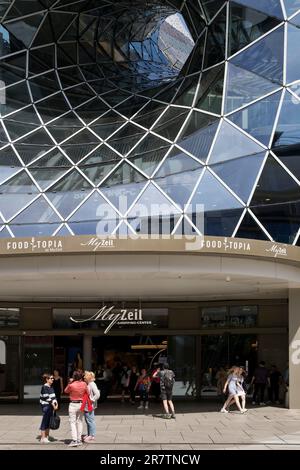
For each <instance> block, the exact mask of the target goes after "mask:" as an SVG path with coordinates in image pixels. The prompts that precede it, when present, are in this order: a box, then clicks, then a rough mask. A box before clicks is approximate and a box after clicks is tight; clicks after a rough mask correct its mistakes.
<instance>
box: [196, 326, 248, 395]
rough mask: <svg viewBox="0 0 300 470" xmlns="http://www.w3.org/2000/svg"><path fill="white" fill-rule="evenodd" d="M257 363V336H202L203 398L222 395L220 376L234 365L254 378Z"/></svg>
mask: <svg viewBox="0 0 300 470" xmlns="http://www.w3.org/2000/svg"><path fill="white" fill-rule="evenodd" d="M256 362H257V338H256V335H245V334H243V335H238V334H231V333H223V334H220V335H207V336H202V339H201V396H203V397H208V396H217V395H218V394H219V393H220V390H219V387H218V376H219V375H220V374H222V373H223V370H225V371H227V370H228V369H229V368H230V367H232V366H233V365H237V366H242V367H244V368H246V370H247V371H248V375H249V376H252V373H253V371H254V368H255V366H256Z"/></svg>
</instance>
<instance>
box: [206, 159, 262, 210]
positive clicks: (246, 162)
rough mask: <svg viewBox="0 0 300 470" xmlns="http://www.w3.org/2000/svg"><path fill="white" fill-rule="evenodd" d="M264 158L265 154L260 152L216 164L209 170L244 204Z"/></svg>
mask: <svg viewBox="0 0 300 470" xmlns="http://www.w3.org/2000/svg"><path fill="white" fill-rule="evenodd" d="M264 157H265V152H262V153H259V154H256V155H250V156H245V157H240V158H236V159H233V160H229V161H226V162H224V163H218V164H217V165H212V166H211V169H212V170H213V171H214V172H215V173H216V174H217V175H218V176H219V178H221V179H222V180H223V181H224V183H226V184H227V186H229V188H230V189H232V191H233V192H235V194H237V195H238V196H239V197H240V198H241V199H242V200H243V201H244V202H245V203H246V202H247V201H248V199H249V196H250V194H251V191H252V189H253V185H254V183H255V181H256V178H257V176H258V173H259V170H260V168H261V165H262V163H263V161H264Z"/></svg>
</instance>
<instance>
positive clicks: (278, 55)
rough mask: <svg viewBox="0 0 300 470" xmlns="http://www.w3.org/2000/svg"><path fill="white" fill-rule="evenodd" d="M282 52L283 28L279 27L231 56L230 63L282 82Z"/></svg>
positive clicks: (273, 80)
mask: <svg viewBox="0 0 300 470" xmlns="http://www.w3.org/2000/svg"><path fill="white" fill-rule="evenodd" d="M283 52H284V28H283V27H280V28H277V29H276V30H275V31H273V32H272V33H270V34H268V35H267V36H265V37H263V38H262V39H261V40H259V41H258V42H256V43H254V44H253V45H252V46H250V47H248V49H246V50H245V51H244V52H241V53H240V54H238V55H236V56H235V57H233V59H231V63H232V64H234V65H236V66H238V67H241V68H244V69H246V70H249V71H250V72H252V73H255V74H256V75H259V76H261V77H264V78H267V79H268V80H270V81H272V82H277V83H282V80H283Z"/></svg>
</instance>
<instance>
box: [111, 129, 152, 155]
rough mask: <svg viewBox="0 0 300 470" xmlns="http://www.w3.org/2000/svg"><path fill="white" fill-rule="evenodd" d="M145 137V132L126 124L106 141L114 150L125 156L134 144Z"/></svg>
mask: <svg viewBox="0 0 300 470" xmlns="http://www.w3.org/2000/svg"><path fill="white" fill-rule="evenodd" d="M143 135H145V131H144V130H143V129H141V128H140V127H137V126H134V125H133V124H131V123H128V124H126V125H125V126H124V127H122V129H120V130H119V131H118V132H116V134H114V135H113V136H112V137H111V138H110V139H109V141H108V143H109V145H111V146H112V147H113V148H114V149H116V150H117V151H118V152H119V153H120V154H121V155H123V156H125V155H126V154H127V153H128V152H130V150H131V149H132V148H133V147H134V146H135V145H136V143H137V142H138V141H139V140H140V139H141V138H142V137H143Z"/></svg>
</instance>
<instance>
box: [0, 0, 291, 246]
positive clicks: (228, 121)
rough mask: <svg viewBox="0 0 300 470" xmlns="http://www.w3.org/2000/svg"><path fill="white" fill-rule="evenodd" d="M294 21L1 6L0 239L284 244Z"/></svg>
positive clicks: (166, 2) (286, 9)
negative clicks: (167, 238)
mask: <svg viewBox="0 0 300 470" xmlns="http://www.w3.org/2000/svg"><path fill="white" fill-rule="evenodd" d="M299 18H300V2H299V1H298V0H283V1H281V0H260V1H257V0H251V1H250V0H236V1H232V0H215V1H207V0H197V1H195V0H186V1H184V2H182V1H181V0H150V1H148V2H144V1H143V0H135V1H134V2H132V1H129V0H114V1H113V0H97V1H96V0H77V1H74V0H72V1H71V0H56V1H51V2H50V1H46V0H36V1H34V2H33V1H26V2H25V1H23V0H13V1H10V2H2V3H1V8H0V220H1V225H0V227H1V228H0V237H3V236H15V237H22V236H39V235H44V236H52V235H56V234H59V235H61V236H63V235H66V236H68V235H72V234H73V235H76V234H90V235H95V234H96V233H98V231H99V227H101V235H104V234H113V233H123V232H124V233H127V231H128V230H129V231H131V232H132V233H137V234H138V233H149V232H151V233H153V230H158V232H160V233H167V232H168V230H169V233H173V234H178V233H187V234H191V233H198V234H208V235H216V236H217V235H220V236H222V235H223V236H241V237H245V238H260V239H265V238H267V239H270V240H275V241H276V240H278V241H285V242H287V243H292V244H296V243H297V241H298V237H299V233H300V230H299V229H300V215H299V210H300V209H299V202H298V201H299V195H300V192H299V189H300V68H299V65H300V62H299V53H298V43H299V39H300V19H299ZM274 185H275V186H274ZM155 204H156V209H155V210H153V208H152V209H151V205H155ZM160 206H161V208H159V207H160ZM149 210H150V214H148V217H147V211H148V212H149ZM151 211H152V212H151ZM201 211H202V213H201ZM200 213H201V217H199V215H200ZM168 216H169V218H170V220H171V223H170V224H169V225H167V224H165V223H164V222H165V220H166V219H167V218H168ZM151 221H153V223H154V225H153V226H152V227H151ZM153 227H155V228H153ZM166 227H169V228H166ZM99 233H100V232H99Z"/></svg>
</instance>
